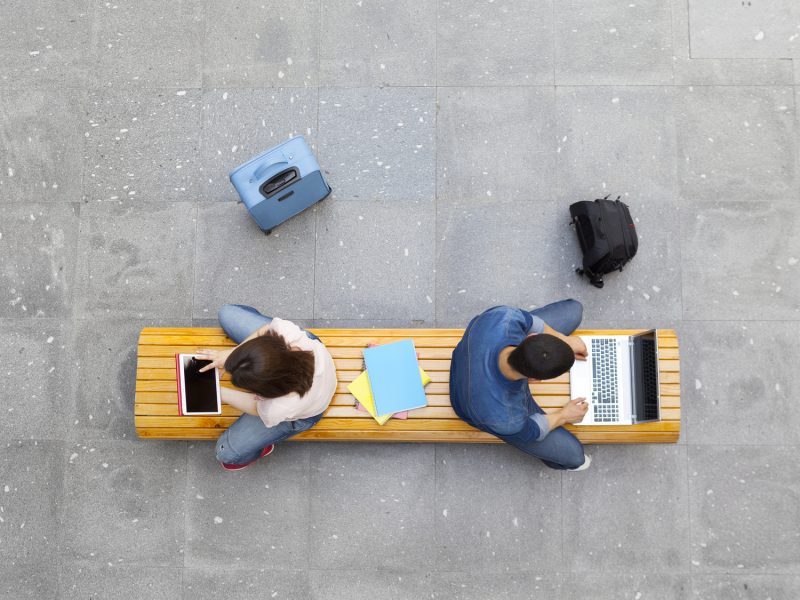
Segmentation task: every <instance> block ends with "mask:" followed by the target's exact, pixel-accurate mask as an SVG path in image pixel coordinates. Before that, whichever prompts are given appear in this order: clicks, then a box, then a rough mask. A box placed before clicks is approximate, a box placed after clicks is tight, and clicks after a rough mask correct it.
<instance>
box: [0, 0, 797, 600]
mask: <svg viewBox="0 0 800 600" xmlns="http://www.w3.org/2000/svg"><path fill="white" fill-rule="evenodd" d="M799 7H800V5H798V4H797V2H795V1H794V0H776V1H775V2H770V3H766V2H761V1H760V0H759V1H756V0H752V1H746V2H739V1H738V0H737V1H736V2H729V1H723V0H707V1H703V2H701V1H699V0H690V1H689V2H688V3H687V0H625V1H616V0H614V1H610V2H590V1H588V0H571V1H569V2H559V1H558V0H480V1H478V0H464V1H455V0H450V1H448V0H438V1H437V0H392V1H391V2H389V1H378V0H308V1H303V0H301V1H300V2H296V3H294V4H290V3H286V2H277V1H274V0H238V1H237V2H215V1H212V0H207V1H205V2H203V1H201V0H197V1H190V0H185V1H177V0H169V1H166V2H164V1H156V0H140V1H138V2H119V3H109V2H99V1H96V0H58V1H55V0H49V1H38V0H32V1H30V2H22V1H17V0H10V1H6V2H2V3H0V24H2V35H0V372H2V375H3V386H2V390H0V598H2V599H14V600H17V599H21V598H35V599H48V598H60V599H65V600H66V599H78V598H81V599H83V598H98V599H128V598H131V599H132V598H148V599H150V598H154V599H170V600H171V599H174V598H181V597H182V598H186V599H190V598H191V599H193V600H194V599H205V598H208V599H211V598H214V599H216V598H232V599H240V598H241V599H255V598H259V599H261V598H269V599H271V598H277V599H295V598H296V599H308V598H315V599H338V598H341V599H346V600H360V599H362V598H363V599H369V600H379V599H384V598H391V599H405V598H408V599H422V598H442V599H492V600H493V599H507V600H522V599H525V600H527V599H531V598H535V599H547V600H550V599H564V600H566V599H583V598H592V599H593V600H602V599H609V600H611V599H613V600H617V599H620V598H626V599H631V600H646V599H649V598H652V599H657V600H661V599H673V598H675V599H689V598H693V599H725V600H727V599H737V598H741V599H761V598H772V599H773V600H779V599H784V600H789V599H795V598H798V597H800V491H798V481H800V459H798V451H800V411H798V409H797V406H798V400H800V375H798V372H799V371H798V370H797V368H796V367H795V363H796V362H797V361H796V355H797V350H796V348H797V339H798V337H800V264H798V262H799V261H800V235H798V232H800V203H799V202H798V200H800V198H799V197H798V195H799V194H798V192H800V189H798V187H799V186H798V151H797V149H798V125H797V99H796V92H797V88H796V84H800V67H798V65H800V35H799V34H800V8H799ZM294 134H303V135H305V136H306V137H307V139H308V140H309V141H310V142H311V143H312V144H313V146H314V148H315V151H316V154H317V156H318V158H319V161H320V163H321V164H322V166H323V168H324V170H325V172H326V174H327V175H326V176H327V177H328V179H329V182H330V183H331V185H332V186H333V189H334V195H333V197H332V198H331V199H330V200H328V201H326V202H325V203H324V204H322V205H320V206H318V207H317V208H316V209H314V210H311V211H307V212H305V213H303V214H302V215H301V216H299V217H297V218H295V219H293V220H291V221H290V222H288V223H286V224H285V225H283V226H281V227H279V228H278V229H276V230H275V233H274V235H273V236H271V237H265V236H264V235H262V234H261V233H260V231H259V230H258V229H257V228H256V227H255V225H254V224H253V223H252V221H251V220H250V218H249V217H248V215H247V214H246V211H245V210H244V208H243V207H242V206H241V205H238V204H237V203H236V201H235V200H236V195H235V192H234V190H233V188H232V186H231V185H230V184H229V182H228V181H227V174H228V172H229V171H230V170H231V169H232V168H233V167H235V166H237V165H238V164H241V163H242V162H244V161H245V160H246V159H248V158H250V157H251V156H252V155H254V154H256V153H258V152H259V151H262V150H264V149H265V148H267V147H269V146H271V145H273V144H275V143H277V142H279V141H282V140H284V139H286V138H287V137H288V136H290V135H294ZM606 194H613V195H616V194H619V195H621V196H622V197H623V199H624V200H625V201H626V202H628V203H629V204H630V206H631V210H632V212H633V214H634V215H635V217H636V218H637V220H638V229H639V235H640V243H641V247H640V253H639V255H638V256H637V257H636V259H635V260H634V262H633V263H632V264H631V265H630V267H629V268H627V269H626V270H625V271H624V272H623V273H622V274H619V275H616V276H611V277H609V278H608V279H607V285H606V288H605V289H604V290H602V291H597V290H595V289H594V288H591V287H590V286H588V285H587V284H586V283H585V282H582V281H580V280H579V279H577V277H576V276H575V275H574V273H573V267H574V265H575V263H576V261H577V260H578V259H579V253H578V249H577V241H576V239H575V238H574V233H573V232H572V231H571V230H570V229H569V227H568V226H567V221H568V210H567V207H568V205H569V204H570V203H571V202H573V201H575V200H580V199H592V198H595V197H598V196H605V195H606ZM563 297H574V298H577V299H579V300H581V301H582V302H583V303H584V305H585V323H586V324H587V325H588V326H611V327H613V326H644V325H647V326H659V327H674V328H676V329H677V330H678V332H679V335H680V339H681V344H682V357H683V374H684V379H683V383H682V385H683V406H684V412H683V414H684V426H683V434H682V437H681V440H680V443H679V444H676V445H672V446H631V447H622V446H616V447H614V446H605V447H596V448H591V449H590V451H591V452H592V453H593V454H594V463H593V466H592V468H591V470H589V471H587V472H583V473H568V474H563V473H559V472H554V471H550V470H547V469H546V468H545V467H543V466H542V465H541V464H540V463H538V462H537V461H535V460H532V459H529V458H528V457H527V456H525V455H523V454H520V453H518V452H517V451H515V450H514V449H511V448H508V447H502V446H499V447H488V446H483V447H481V446H459V445H438V446H433V445H401V444H386V445H370V446H369V447H367V446H360V445H357V444H316V445H305V444H287V445H284V446H281V447H279V448H278V450H277V451H276V452H275V454H274V455H273V456H272V457H270V458H269V460H268V461H263V464H257V465H255V466H253V467H251V468H250V469H248V470H246V471H244V472H241V473H236V474H231V473H224V472H222V471H221V470H220V469H219V467H218V466H217V464H216V463H215V461H214V458H213V453H212V446H211V445H210V444H208V443H194V444H190V443H186V442H173V443H170V442H156V441H149V442H145V441H140V440H138V439H137V438H136V435H135V432H134V428H133V418H132V404H133V382H134V375H135V344H136V338H137V333H138V331H139V330H140V329H141V328H142V327H144V326H147V325H153V324H163V325H192V324H202V325H205V324H208V323H212V322H213V319H214V317H215V313H216V310H217V309H218V308H219V306H220V305H221V304H223V303H225V302H245V303H250V304H253V305H255V306H257V307H259V308H261V309H262V310H263V311H264V312H266V313H271V314H274V315H278V316H282V317H285V318H289V319H294V320H296V321H297V322H298V323H300V324H302V325H305V326H310V325H325V326H337V325H338V326H364V327H370V326H403V327H408V326H412V327H413V326H463V325H465V324H466V323H467V321H468V320H469V319H470V318H471V317H472V316H473V315H474V314H476V313H477V312H479V311H481V310H482V309H484V308H487V307H488V306H490V305H493V304H497V303H507V304H516V305H519V306H522V307H532V306H536V305H541V304H544V303H546V302H549V301H552V300H556V299H560V298H563Z"/></svg>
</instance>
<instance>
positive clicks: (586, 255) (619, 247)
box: [569, 196, 639, 288]
mask: <svg viewBox="0 0 800 600" xmlns="http://www.w3.org/2000/svg"><path fill="white" fill-rule="evenodd" d="M569 214H570V215H572V223H573V224H574V225H575V229H576V230H577V232H578V240H579V241H580V243H581V251H582V252H583V268H582V269H575V271H576V272H577V273H578V274H579V275H586V276H587V277H588V278H589V281H590V282H591V284H592V285H593V286H595V287H598V288H601V287H603V275H605V274H606V273H611V272H612V271H622V267H624V266H625V265H626V264H627V262H628V261H629V260H630V259H632V258H633V257H634V256H635V255H636V250H637V249H638V248H639V238H638V237H637V236H636V226H635V225H634V224H633V219H632V218H631V213H630V211H629V210H628V206H627V205H626V204H623V203H622V202H620V201H619V197H617V199H616V200H609V199H608V196H606V197H605V198H603V199H602V200H595V201H594V202H590V201H588V200H583V201H581V202H576V203H575V204H572V205H571V206H570V207H569Z"/></svg>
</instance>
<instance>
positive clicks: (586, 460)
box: [567, 454, 592, 471]
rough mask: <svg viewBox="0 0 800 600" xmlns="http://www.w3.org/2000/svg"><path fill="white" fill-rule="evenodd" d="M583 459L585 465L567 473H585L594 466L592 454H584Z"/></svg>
mask: <svg viewBox="0 0 800 600" xmlns="http://www.w3.org/2000/svg"><path fill="white" fill-rule="evenodd" d="M583 458H584V461H583V464H582V465H581V466H580V467H578V468H576V469H567V471H585V470H586V469H588V468H589V466H590V465H591V464H592V456H591V454H584V455H583Z"/></svg>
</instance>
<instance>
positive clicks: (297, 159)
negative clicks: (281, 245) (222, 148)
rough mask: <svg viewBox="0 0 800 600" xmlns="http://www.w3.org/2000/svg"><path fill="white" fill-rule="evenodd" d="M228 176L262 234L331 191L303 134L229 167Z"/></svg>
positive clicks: (270, 230) (322, 198)
mask: <svg viewBox="0 0 800 600" xmlns="http://www.w3.org/2000/svg"><path fill="white" fill-rule="evenodd" d="M230 179H231V183H232V184H233V187H235V188H236V191H237V192H238V193H239V197H240V198H241V199H242V202H244V205H245V206H246V207H247V210H248V211H250V215H251V216H252V217H253V219H255V221H256V223H257V224H258V226H259V227H260V228H261V230H262V231H263V232H264V233H266V234H269V233H271V232H272V228H273V227H276V226H278V225H280V224H281V223H283V222H284V221H286V220H287V219H290V218H291V217H293V216H295V215H296V214H298V213H300V212H302V211H304V210H305V209H307V208H308V207H309V206H313V205H314V204H316V203H317V202H319V201H320V200H324V199H325V198H326V197H327V196H328V194H330V193H331V188H330V187H329V186H328V184H327V183H326V182H325V180H324V179H323V178H322V173H321V172H320V170H319V164H317V159H316V158H314V154H313V153H312V152H311V148H310V147H309V146H308V144H307V143H306V140H305V139H304V138H303V136H298V137H294V138H292V139H290V140H288V141H286V142H284V143H282V144H279V145H278V146H275V147H274V148H270V149H269V150H267V151H266V152H263V153H262V154H259V155H258V156H256V157H255V158H253V159H252V160H249V161H248V162H246V163H245V164H243V165H242V166H241V167H238V168H236V169H235V170H233V171H232V172H231V174H230Z"/></svg>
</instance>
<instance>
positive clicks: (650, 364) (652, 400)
mask: <svg viewBox="0 0 800 600" xmlns="http://www.w3.org/2000/svg"><path fill="white" fill-rule="evenodd" d="M658 398H659V390H658V340H657V338H656V331H655V330H654V329H651V330H650V331H646V332H644V333H640V334H638V335H635V336H633V407H632V408H633V412H634V414H635V415H636V420H635V422H636V423H641V422H642V421H657V420H658V419H659V410H658V408H659V401H658Z"/></svg>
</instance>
